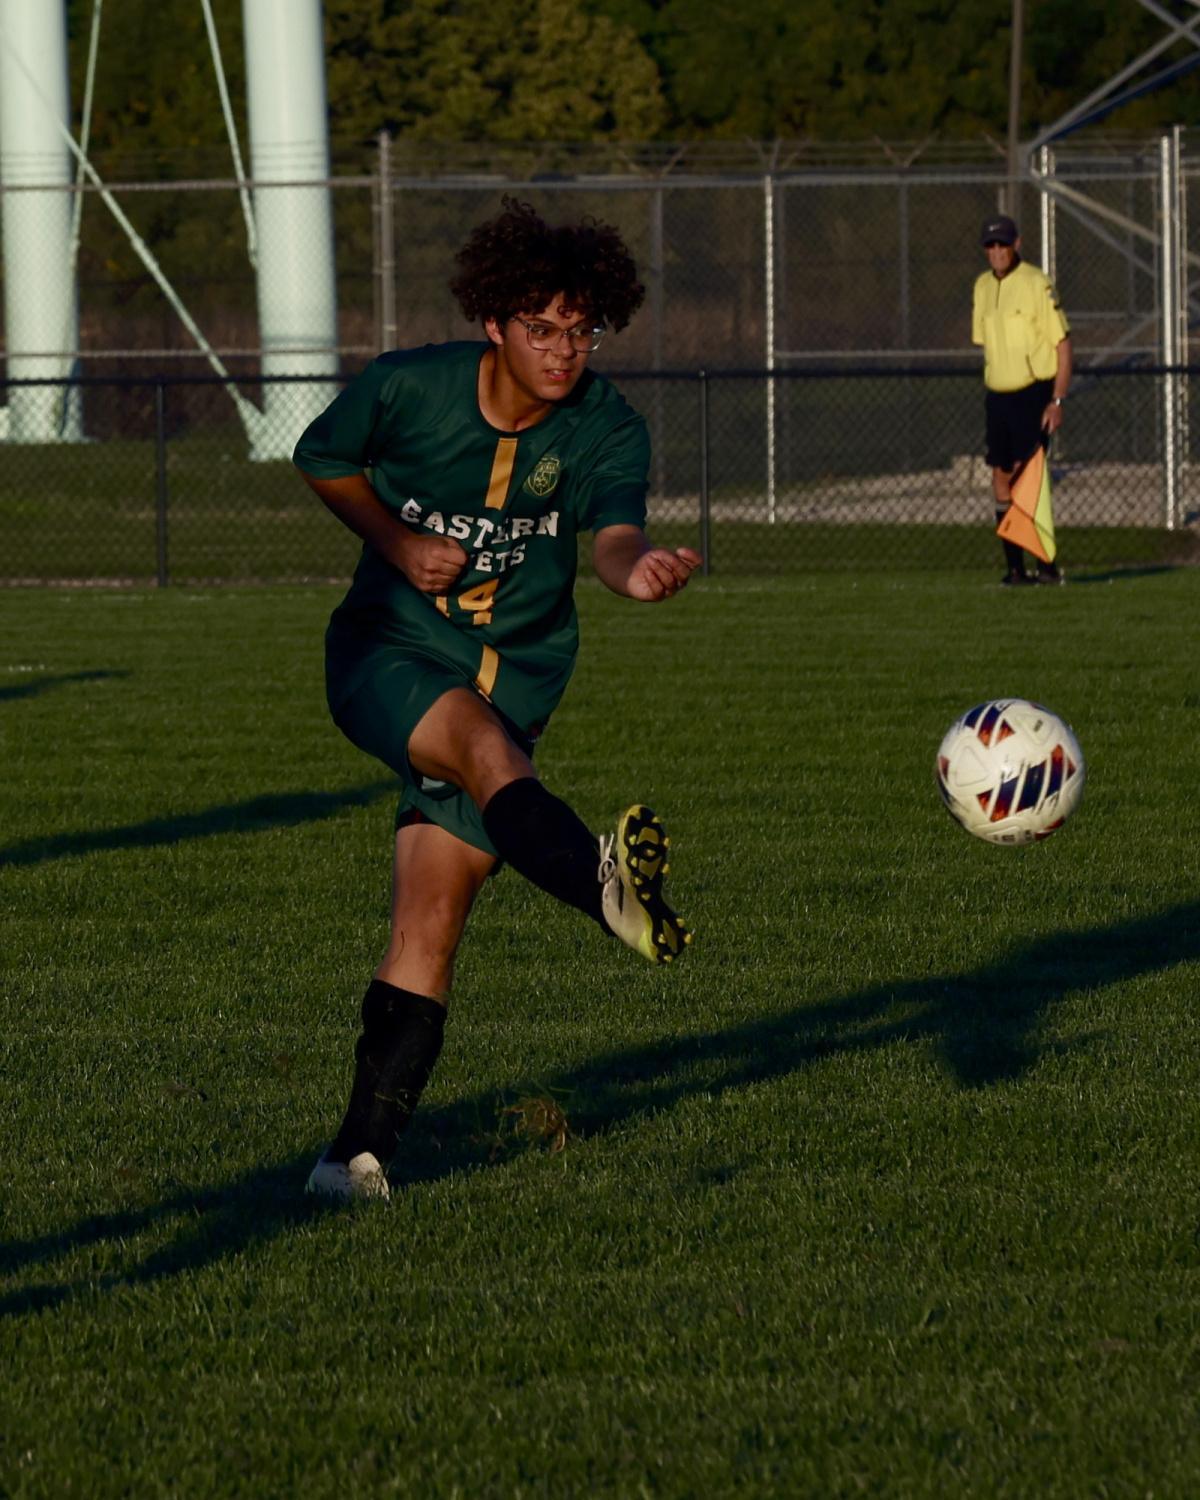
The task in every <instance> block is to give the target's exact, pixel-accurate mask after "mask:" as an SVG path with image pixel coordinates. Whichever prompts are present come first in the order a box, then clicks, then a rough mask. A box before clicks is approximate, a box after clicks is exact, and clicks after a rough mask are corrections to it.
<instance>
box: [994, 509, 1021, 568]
mask: <svg viewBox="0 0 1200 1500" xmlns="http://www.w3.org/2000/svg"><path fill="white" fill-rule="evenodd" d="M1006 515H1008V506H1007V505H998V506H997V507H996V525H997V526H999V524H1000V522H1001V521H1003V519H1004V518H1005V516H1006ZM1000 545H1001V546H1002V547H1003V548H1004V561H1005V562H1006V563H1007V564H1008V571H1009V572H1010V573H1023V572H1024V571H1025V554H1024V552H1023V551H1022V550H1021V548H1020V547H1018V546H1017V544H1016V542H1007V541H1005V540H1004V539H1003V537H1002V538H1001V539H1000Z"/></svg>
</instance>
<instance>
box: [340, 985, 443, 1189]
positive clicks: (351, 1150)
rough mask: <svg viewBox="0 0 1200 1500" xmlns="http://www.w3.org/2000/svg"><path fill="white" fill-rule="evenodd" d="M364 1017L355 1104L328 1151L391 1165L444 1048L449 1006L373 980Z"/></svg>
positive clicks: (353, 1091) (356, 1057) (346, 1159)
mask: <svg viewBox="0 0 1200 1500" xmlns="http://www.w3.org/2000/svg"><path fill="white" fill-rule="evenodd" d="M362 1022H363V1029H362V1035H361V1036H360V1037H359V1039H358V1044H357V1045H356V1047H355V1049H354V1084H353V1087H352V1088H351V1090H350V1104H349V1106H348V1107H347V1110H346V1118H345V1119H344V1120H343V1121H342V1128H341V1129H340V1130H339V1131H338V1133H337V1136H336V1137H335V1138H334V1141H333V1144H332V1145H331V1146H330V1147H329V1150H328V1151H327V1152H326V1153H325V1156H326V1160H328V1161H339V1162H343V1163H344V1162H350V1161H353V1160H354V1158H355V1157H356V1156H358V1155H359V1154H360V1153H361V1152H363V1151H369V1152H370V1153H371V1155H372V1156H374V1157H375V1158H376V1159H377V1160H378V1161H379V1163H380V1165H381V1166H384V1167H386V1166H387V1164H388V1162H390V1161H391V1159H392V1157H393V1156H394V1155H395V1154H396V1146H397V1145H398V1143H399V1140H400V1137H401V1135H402V1134H403V1133H404V1131H405V1130H406V1129H407V1127H408V1122H409V1120H410V1119H411V1118H412V1112H413V1110H414V1109H416V1107H417V1100H418V1099H419V1098H420V1097H421V1090H422V1089H423V1088H424V1087H425V1085H426V1084H427V1083H428V1082H429V1075H430V1073H432V1072H433V1065H434V1063H435V1062H437V1060H438V1053H439V1052H441V1050H442V1032H443V1030H444V1028H445V1025H446V1007H445V1006H444V1005H439V1004H438V1002H437V1001H436V1000H430V999H428V998H427V997H426V996H425V995H415V994H413V992H412V991H411V990H402V989H400V988H398V987H397V986H396V985H394V984H388V983H387V981H386V980H383V979H372V981H371V983H370V984H369V985H368V986H367V993H366V994H365V995H364V996H363V1003H362Z"/></svg>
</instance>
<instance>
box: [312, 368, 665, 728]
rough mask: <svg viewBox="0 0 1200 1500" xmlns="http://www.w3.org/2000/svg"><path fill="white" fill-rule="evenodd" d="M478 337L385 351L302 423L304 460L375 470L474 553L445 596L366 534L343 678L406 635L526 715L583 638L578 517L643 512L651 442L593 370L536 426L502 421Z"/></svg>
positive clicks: (539, 704) (343, 611)
mask: <svg viewBox="0 0 1200 1500" xmlns="http://www.w3.org/2000/svg"><path fill="white" fill-rule="evenodd" d="M487 347H488V346H487V345H486V344H480V343H453V344H440V345H426V346H425V347H424V348H422V349H414V350H405V351H400V352H396V353H391V354H385V355H382V356H381V357H380V358H379V359H376V360H375V361H374V362H373V363H372V364H371V365H369V366H368V368H367V369H366V370H365V371H364V372H363V373H362V374H361V375H359V376H358V378H357V379H356V380H354V381H353V382H352V383H351V384H350V385H349V386H347V387H346V389H345V390H344V391H343V392H342V393H341V394H340V395H339V396H338V397H337V399H336V400H335V401H333V402H332V404H331V405H330V406H329V407H328V408H327V409H326V410H325V411H324V412H323V413H322V415H321V416H319V417H318V418H317V419H316V420H315V421H314V422H313V423H312V424H311V425H310V426H309V427H308V429H307V430H306V431H305V433H304V434H303V436H302V437H301V438H300V441H299V442H298V443H297V445H296V451H295V455H294V459H295V463H296V466H297V467H298V468H299V469H301V470H303V472H304V473H306V474H310V475H312V476H313V477H314V478H317V479H337V478H343V477H345V476H348V475H353V474H358V473H361V472H363V471H368V472H369V477H370V480H371V483H372V486H373V487H374V489H375V492H376V494H377V495H378V496H379V498H380V500H381V501H382V502H383V504H384V505H385V506H387V508H388V509H389V510H390V511H391V512H392V513H393V514H394V515H395V516H396V517H397V518H398V519H399V520H401V521H402V522H404V524H405V525H407V526H410V527H412V528H413V530H414V531H418V532H421V533H429V534H434V535H438V536H445V537H451V538H453V540H455V541H456V542H458V544H459V545H460V546H461V547H462V548H463V550H464V551H465V552H466V554H467V561H466V563H465V565H464V567H463V571H462V574H461V575H460V577H459V579H458V581H457V582H456V583H455V585H454V586H453V587H452V588H451V590H450V592H449V593H448V594H447V595H433V594H423V593H421V592H420V591H419V590H418V589H416V588H414V587H413V585H412V584H411V583H409V581H408V580H407V579H406V578H405V577H404V576H403V574H401V573H400V572H399V571H398V570H397V569H396V568H393V567H392V566H391V565H390V564H389V563H387V562H385V561H384V560H383V558H381V557H380V556H379V554H378V553H376V552H375V551H374V550H373V549H372V548H370V547H364V549H363V554H362V558H361V560H360V562H359V564H358V568H357V570H356V571H355V574H354V581H353V583H352V584H351V586H350V591H349V593H348V594H347V595H346V598H345V599H344V600H343V602H342V604H341V605H339V607H338V609H337V610H336V611H335V613H334V616H333V620H332V622H331V636H336V637H337V638H338V639H339V640H340V641H341V642H342V647H341V649H339V651H338V653H337V666H336V672H335V675H336V677H337V684H336V687H335V688H334V690H333V697H332V698H331V702H332V704H333V706H334V707H335V709H336V707H337V701H335V700H337V699H338V698H339V695H340V699H341V700H344V699H345V698H348V697H349V695H350V694H351V693H353V692H354V691H355V690H356V688H357V687H358V686H359V685H360V683H361V682H362V681H363V679H364V677H365V676H366V675H367V674H368V673H369V671H370V670H371V665H370V657H371V648H372V645H379V646H387V647H396V646H400V647H403V648H406V649H408V650H411V651H414V652H416V653H419V654H420V655H421V656H424V657H427V658H429V659H431V660H432V661H433V662H435V663H437V664H438V665H440V666H443V667H444V666H448V667H450V668H452V669H453V670H455V671H456V672H458V673H459V674H461V675H463V676H464V677H465V678H466V679H467V680H468V681H473V682H474V683H475V685H476V686H477V687H478V688H479V689H480V691H481V692H483V693H484V694H485V696H487V697H489V698H490V699H491V700H492V701H493V702H494V703H495V704H496V706H497V707H498V708H499V709H500V710H501V711H502V712H503V713H505V714H506V715H508V717H509V718H510V719H512V721H513V722H514V723H516V724H518V725H520V726H522V727H528V726H529V725H531V724H533V723H534V722H536V721H541V720H544V719H545V718H547V717H548V716H549V714H550V712H551V711H552V709H553V708H554V706H555V705H556V704H557V703H558V700H559V699H560V698H561V696H562V694H563V691H564V689H565V688H566V685H567V681H568V679H569V678H570V675H571V670H572V667H573V666H574V661H575V654H576V651H577V649H578V644H579V627H578V621H577V619H576V614H575V603H574V597H573V593H574V583H575V564H576V546H577V536H578V534H579V532H581V531H585V530H590V531H593V532H594V531H599V530H600V529H601V528H602V527H605V526H615V525H634V526H644V525H645V519H646V491H647V471H648V468H649V456H650V444H649V437H648V434H647V431H646V424H645V422H644V421H643V419H642V418H641V417H640V416H639V415H638V414H637V413H636V412H635V411H634V410H633V409H632V408H631V407H630V406H629V405H628V404H627V403H626V402H625V400H624V399H623V398H622V397H621V396H620V395H619V394H618V392H617V391H616V390H615V389H614V388H613V387H612V386H611V385H610V384H609V383H608V381H606V380H604V379H602V378H601V377H599V376H596V375H594V374H592V373H591V372H590V371H587V372H585V373H584V375H583V376H582V378H581V379H580V381H579V383H578V384H577V385H576V387H575V389H574V390H573V391H572V392H571V394H570V396H568V397H566V398H565V399H564V400H563V401H562V402H561V403H560V404H557V405H556V406H554V407H553V408H552V409H551V411H550V412H549V414H548V415H547V416H546V417H545V418H544V419H543V420H542V421H541V422H539V423H538V424H537V426H535V427H530V428H527V429H526V430H524V431H522V432H518V433H505V432H500V431H498V430H497V429H496V428H494V427H492V426H491V425H490V424H489V423H488V422H487V421H486V420H485V418H484V416H483V414H482V412H481V411H480V409H479V399H478V393H477V382H478V376H479V361H480V359H481V357H482V355H483V353H484V351H485V349H486V348H487Z"/></svg>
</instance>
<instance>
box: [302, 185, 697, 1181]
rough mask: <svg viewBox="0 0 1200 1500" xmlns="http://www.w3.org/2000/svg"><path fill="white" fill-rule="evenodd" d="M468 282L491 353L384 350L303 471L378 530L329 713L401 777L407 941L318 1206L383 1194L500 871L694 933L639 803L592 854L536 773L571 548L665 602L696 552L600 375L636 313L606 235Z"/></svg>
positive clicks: (381, 977) (566, 658) (568, 594)
mask: <svg viewBox="0 0 1200 1500" xmlns="http://www.w3.org/2000/svg"><path fill="white" fill-rule="evenodd" d="M451 290H452V291H453V293H454V295H455V297H456V298H457V300H458V302H459V305H460V306H461V308H462V310H463V313H464V314H465V316H466V317H467V318H469V319H471V320H472V321H473V322H476V323H478V324H480V325H481V327H482V332H483V334H484V338H483V340H482V341H472V342H461V343H449V344H440V345H432V344H427V345H425V346H424V347H423V348H420V349H412V350H403V351H398V352H394V353H389V354H384V355H382V356H381V357H380V358H378V359H376V360H375V361H374V362H373V363H372V364H371V365H370V366H368V368H367V369H366V370H365V371H364V372H363V374H361V375H360V376H359V377H358V378H357V379H356V380H354V381H353V382H352V383H351V384H350V385H349V386H348V387H347V388H346V389H345V390H344V391H343V392H342V393H341V394H340V395H339V396H338V397H337V399H336V400H335V401H333V402H332V404H331V405H330V406H329V407H328V409H327V410H326V411H325V412H324V413H322V415H321V416H319V417H318V418H317V419H316V420H315V421H314V422H313V423H312V424H311V425H310V426H309V428H308V429H307V431H306V432H305V433H304V434H303V436H302V437H301V438H300V441H299V443H298V444H297V445H296V452H295V463H296V465H297V467H298V468H299V469H300V471H301V473H302V474H303V476H304V478H305V479H306V480H307V482H308V484H309V485H311V487H312V488H313V489H314V490H315V491H316V493H317V495H318V496H319V497H320V498H321V500H322V501H324V503H325V504H326V505H327V506H328V508H329V509H330V510H331V511H332V512H333V514H334V515H335V516H336V517H337V518H338V519H339V520H340V521H341V522H343V524H345V525H346V526H348V527H349V528H350V530H351V531H353V532H354V533H355V534H356V535H358V536H359V537H361V538H362V540H363V543H364V546H363V551H362V557H361V560H360V562H359V564H358V568H357V570H356V572H355V574H354V580H353V582H352V583H351V586H350V590H349V592H348V593H347V595H346V597H345V599H344V600H343V601H342V603H341V604H340V605H339V606H338V608H337V609H336V610H335V611H334V614H333V617H332V619H331V621H330V624H329V629H328V632H327V634H326V688H327V696H328V701H329V706H330V710H331V712H332V715H333V718H334V722H335V723H336V724H337V726H338V727H339V728H340V729H341V730H342V732H343V733H344V734H345V735H346V736H347V737H348V738H349V739H350V740H351V741H352V742H353V743H354V744H355V745H357V746H358V747H359V748H360V749H362V750H365V751H366V752H367V753H368V754H370V755H374V756H377V757H378V758H379V759H380V760H382V761H383V762H384V763H385V764H386V765H388V766H390V767H391V768H392V770H394V771H395V772H396V774H397V776H399V778H400V781H401V783H402V786H403V794H402V796H401V800H400V807H399V811H398V813H397V819H396V841H395V857H394V864H393V898H392V925H391V941H390V943H389V945H388V949H387V952H386V953H385V955H384V958H383V961H382V963H381V964H380V965H379V967H378V969H376V971H375V977H374V978H373V980H372V981H371V983H370V984H369V985H368V987H367V992H366V995H365V997H364V1000H363V1005H362V1033H361V1035H360V1037H359V1039H358V1043H357V1046H356V1049H355V1062H356V1066H355V1074H354V1082H353V1086H352V1088H351V1093H350V1102H349V1106H348V1108H347V1110H346V1115H345V1119H344V1120H343V1122H342V1125H341V1128H340V1130H339V1131H338V1133H337V1136H336V1137H335V1139H334V1140H333V1142H332V1144H331V1145H330V1146H329V1147H328V1148H327V1149H326V1151H325V1153H324V1155H323V1156H322V1157H321V1159H320V1161H318V1162H317V1164H316V1166H315V1167H314V1168H313V1171H312V1175H311V1176H310V1178H309V1183H308V1186H309V1190H310V1191H313V1192H318V1193H324V1194H328V1195H330V1196H332V1197H339V1198H353V1197H386V1196H387V1193H388V1186H387V1176H386V1174H387V1168H388V1164H389V1162H390V1160H391V1158H392V1155H393V1153H394V1152H395V1149H396V1146H397V1143H398V1141H399V1137H400V1134H401V1132H402V1131H403V1130H404V1128H405V1126H406V1125H407V1124H408V1121H409V1118H410V1117H411V1115H412V1112H413V1109H414V1108H415V1106H416V1103H417V1100H418V1098H419V1096H420V1094H421V1091H422V1089H423V1088H424V1086H425V1084H426V1082H427V1081H428V1079H429V1075H430V1072H431V1070H432V1068H433V1066H434V1063H435V1062H436V1061H437V1057H438V1053H439V1052H440V1050H441V1046H442V1032H443V1027H444V1024H445V1019H446V1005H447V1000H448V997H449V993H450V986H451V979H452V974H453V965H454V955H455V951H456V949H457V947H458V943H459V939H460V938H461V936H462V933H463V929H464V927H465V925H466V921H467V917H468V916H469V914H470V911H471V907H472V904H473V903H474V901H475V898H476V896H477V895H478V894H479V891H480V889H481V888H482V886H483V883H484V881H485V880H486V879H487V877H488V876H489V875H490V874H491V873H492V872H493V871H494V870H495V869H496V868H497V867H498V864H499V862H501V861H504V862H506V863H508V864H510V865H511V866H512V867H513V869H515V870H516V871H518V872H519V873H520V874H521V875H523V876H525V878H526V879H528V880H531V881H533V882H534V883H535V884H536V885H538V886H540V887H541V888H542V889H543V890H544V891H547V892H549V893H550V895H552V896H555V897H557V898H558V899H559V900H560V901H564V902H566V903H568V904H569V905H571V906H574V907H576V908H577V909H578V910H579V911H581V912H583V913H584V914H585V915H586V916H588V917H590V918H591V919H592V920H593V921H594V922H596V923H597V924H598V926H599V927H600V928H601V929H602V930H603V931H604V932H605V933H608V934H611V935H613V936H615V937H617V938H619V939H620V940H621V941H622V942H624V943H626V944H627V945H628V946H629V947H631V948H633V949H635V950H636V951H637V952H639V953H641V954H642V955H643V956H644V957H646V958H648V959H650V960H651V961H652V962H656V963H665V962H669V961H670V960H672V959H673V958H675V957H676V956H677V955H678V954H679V953H681V952H682V951H683V948H684V946H685V944H686V943H688V942H690V940H691V934H690V932H689V931H688V930H687V928H686V927H685V926H684V923H683V922H682V921H681V920H680V918H679V917H678V916H677V915H676V914H675V913H674V912H673V911H672V910H671V908H670V907H669V906H668V905H667V902H666V900H665V898H664V895H663V876H664V875H665V874H666V871H667V865H666V858H665V855H666V848H667V843H668V840H667V838H666V835H665V833H664V831H663V827H662V824H661V822H660V821H659V819H658V818H657V817H656V816H655V815H654V813H653V812H651V811H650V809H649V808H647V807H644V806H642V805H640V804H639V805H635V806H632V807H630V808H628V809H627V810H626V811H625V812H624V813H623V814H622V815H621V816H620V818H619V819H618V822H617V826H616V831H615V833H614V834H612V835H609V836H607V837H605V838H603V839H601V840H599V841H598V840H597V839H596V838H594V837H593V835H592V834H591V833H590V832H589V831H588V829H587V828H586V827H585V826H584V824H583V823H582V822H581V821H580V819H579V818H578V817H577V816H576V815H575V813H574V812H573V811H572V810H571V808H570V807H568V805H567V804H566V803H565V802H563V801H561V800H560V799H559V798H558V797H556V796H554V795H553V793H551V792H549V791H548V790H547V789H546V788H545V787H544V786H543V785H542V783H541V781H540V780H539V779H538V775H537V772H536V771H535V770H534V767H533V761H532V756H533V748H534V743H535V741H536V740H537V738H538V736H539V734H540V733H541V732H542V730H543V729H544V728H545V725H546V721H547V719H548V718H549V716H550V714H551V712H552V711H553V710H554V708H555V706H556V705H557V703H558V701H559V699H560V698H561V697H562V694H563V691H564V689H565V688H566V685H567V681H568V679H569V677H570V675H571V671H572V668H573V665H574V661H575V653H576V649H577V646H578V625H577V621H576V614H575V604H574V598H573V592H574V583H575V567H576V538H577V535H578V533H579V532H581V531H591V532H592V534H593V541H592V558H593V561H594V565H595V569H596V573H597V575H598V576H599V578H600V579H601V580H602V582H603V583H605V584H606V585H607V586H608V587H609V588H610V589H612V590H613V591H614V593H618V594H623V595H626V596H627V597H628V598H630V599H636V600H641V601H643V602H646V603H656V602H658V601H660V600H664V599H669V598H671V597H672V596H673V595H674V594H676V593H678V591H679V590H680V589H681V588H683V587H684V585H685V584H686V583H687V581H688V578H689V576H690V574H691V572H692V570H693V569H694V568H695V567H697V566H698V565H699V563H700V561H701V559H700V557H699V555H698V554H697V553H696V552H693V551H692V550H691V549H690V548H688V547H680V548H678V549H676V550H670V549H667V548H663V547H655V546H653V545H652V544H651V543H650V541H649V539H648V538H647V536H646V534H645V531H644V530H643V527H644V525H645V517H646V492H647V488H648V485H647V471H648V464H649V438H648V434H647V431H646V424H645V422H644V421H643V420H642V418H641V417H640V416H638V414H637V413H636V412H635V411H633V410H632V408H631V407H629V406H628V405H627V404H626V402H625V401H624V400H623V399H622V397H621V396H620V395H618V393H617V392H616V391H615V390H614V389H613V387H612V386H611V385H610V384H609V383H608V382H607V381H606V380H603V379H602V378H600V377H599V376H597V375H596V374H594V373H593V372H592V371H591V370H589V369H588V358H589V356H590V355H591V354H593V353H594V352H595V351H596V349H598V348H599V346H600V343H601V340H602V339H603V338H604V336H605V333H606V331H607V330H608V329H609V328H610V327H611V328H613V329H616V330H618V331H619V330H620V329H622V328H624V327H625V325H626V324H627V323H628V321H629V319H630V317H631V316H632V315H633V313H634V312H635V311H636V310H637V308H638V306H639V305H640V303H641V301H642V298H643V296H644V291H643V288H642V287H641V286H640V285H639V284H638V280H637V270H636V267H635V265H634V263H633V260H632V258H631V257H630V254H629V252H628V250H627V249H626V247H625V245H624V243H623V242H622V240H621V238H620V236H619V235H618V234H617V232H616V231H615V230H614V229H612V228H611V227H609V226H607V225H605V224H601V223H596V222H594V221H591V220H584V221H583V222H581V223H579V224H576V225H564V226H562V227H558V228H554V227H551V226H549V225H547V224H546V223H545V222H544V221H543V220H542V219H541V218H539V216H538V215H537V214H536V213H535V212H534V211H533V209H532V208H530V207H529V206H528V205H527V204H522V203H518V202H516V201H515V200H513V199H509V198H506V199H504V207H503V212H501V213H500V214H499V215H498V216H497V217H496V218H494V219H492V220H490V221H489V222H487V223H485V224H481V225H480V226H479V227H478V228H477V229H475V231H474V232H473V233H472V234H471V236H470V238H469V239H468V241H467V243H466V245H465V246H464V247H463V248H462V250H460V251H459V254H458V274H457V276H456V277H455V279H454V280H453V281H452V282H451Z"/></svg>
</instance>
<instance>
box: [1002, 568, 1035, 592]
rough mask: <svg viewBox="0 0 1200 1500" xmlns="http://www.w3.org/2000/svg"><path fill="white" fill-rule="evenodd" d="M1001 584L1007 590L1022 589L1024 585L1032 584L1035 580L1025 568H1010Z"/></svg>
mask: <svg viewBox="0 0 1200 1500" xmlns="http://www.w3.org/2000/svg"><path fill="white" fill-rule="evenodd" d="M1000 582H1001V584H1002V585H1003V586H1004V587H1005V588H1020V586H1021V585H1022V584H1023V583H1032V582H1033V579H1032V578H1030V576H1029V574H1028V573H1026V572H1025V571H1024V569H1023V568H1010V569H1009V571H1008V572H1007V573H1005V575H1004V577H1003V578H1002V579H1001V580H1000Z"/></svg>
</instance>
